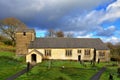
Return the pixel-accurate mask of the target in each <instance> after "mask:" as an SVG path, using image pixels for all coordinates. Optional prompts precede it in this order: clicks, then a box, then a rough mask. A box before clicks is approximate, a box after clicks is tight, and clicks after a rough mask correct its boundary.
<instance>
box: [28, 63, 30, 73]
mask: <svg viewBox="0 0 120 80" xmlns="http://www.w3.org/2000/svg"><path fill="white" fill-rule="evenodd" d="M29 70H30V62H27V72H28V71H29Z"/></svg>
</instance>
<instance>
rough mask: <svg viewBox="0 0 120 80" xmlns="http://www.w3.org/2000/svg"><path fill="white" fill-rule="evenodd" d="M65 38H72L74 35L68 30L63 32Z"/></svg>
mask: <svg viewBox="0 0 120 80" xmlns="http://www.w3.org/2000/svg"><path fill="white" fill-rule="evenodd" d="M65 35H66V37H67V38H73V37H74V34H73V33H71V32H69V33H66V34H65Z"/></svg>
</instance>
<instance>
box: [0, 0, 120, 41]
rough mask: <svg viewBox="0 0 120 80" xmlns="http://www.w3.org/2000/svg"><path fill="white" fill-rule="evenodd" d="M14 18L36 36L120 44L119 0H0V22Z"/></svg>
mask: <svg viewBox="0 0 120 80" xmlns="http://www.w3.org/2000/svg"><path fill="white" fill-rule="evenodd" d="M7 17H15V18H17V19H19V20H21V21H22V22H24V23H25V24H26V25H27V26H29V27H30V28H34V29H35V30H36V32H37V36H38V37H44V34H45V32H46V30H48V29H54V30H62V31H64V32H66V33H68V32H71V33H73V34H74V36H75V37H79V38H80V37H85V38H86V37H87V38H101V39H102V40H103V41H104V42H112V43H117V42H120V0H0V19H4V18H7Z"/></svg>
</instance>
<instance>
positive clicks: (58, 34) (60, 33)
mask: <svg viewBox="0 0 120 80" xmlns="http://www.w3.org/2000/svg"><path fill="white" fill-rule="evenodd" d="M56 37H64V33H63V31H57V32H56Z"/></svg>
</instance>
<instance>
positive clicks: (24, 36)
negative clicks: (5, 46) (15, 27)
mask: <svg viewBox="0 0 120 80" xmlns="http://www.w3.org/2000/svg"><path fill="white" fill-rule="evenodd" d="M15 36H16V55H26V54H27V53H28V45H29V44H30V42H31V41H34V39H35V31H34V29H24V30H19V31H17V32H16V35H15Z"/></svg>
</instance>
